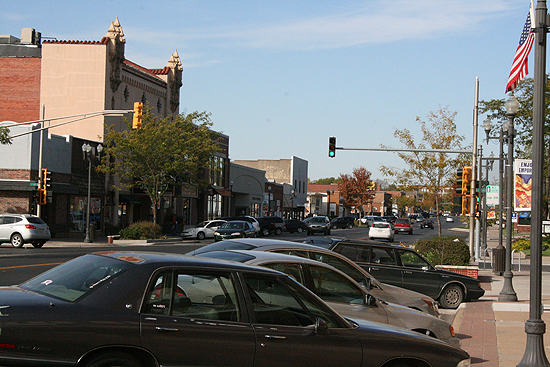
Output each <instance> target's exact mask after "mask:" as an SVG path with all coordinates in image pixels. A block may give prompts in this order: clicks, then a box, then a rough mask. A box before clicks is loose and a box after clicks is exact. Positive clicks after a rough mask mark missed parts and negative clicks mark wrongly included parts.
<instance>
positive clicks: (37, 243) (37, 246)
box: [32, 242, 46, 248]
mask: <svg viewBox="0 0 550 367" xmlns="http://www.w3.org/2000/svg"><path fill="white" fill-rule="evenodd" d="M45 243H46V242H35V243H33V244H32V245H33V246H34V247H35V248H40V247H42V246H44V244H45Z"/></svg>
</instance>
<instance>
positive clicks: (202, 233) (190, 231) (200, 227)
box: [181, 219, 226, 240]
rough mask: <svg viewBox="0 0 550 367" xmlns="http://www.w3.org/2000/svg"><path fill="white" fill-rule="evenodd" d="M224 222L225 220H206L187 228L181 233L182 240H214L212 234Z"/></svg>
mask: <svg viewBox="0 0 550 367" xmlns="http://www.w3.org/2000/svg"><path fill="white" fill-rule="evenodd" d="M225 222H226V221H225V220H220V219H216V220H207V221H204V222H200V223H199V224H197V225H196V226H195V227H192V228H187V229H185V230H184V231H183V232H182V233H181V237H182V238H196V239H197V240H204V239H205V238H214V232H216V230H217V229H218V228H219V227H220V226H221V225H222V224H224V223H225Z"/></svg>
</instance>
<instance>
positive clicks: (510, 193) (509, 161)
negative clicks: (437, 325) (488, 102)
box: [498, 94, 519, 302]
mask: <svg viewBox="0 0 550 367" xmlns="http://www.w3.org/2000/svg"><path fill="white" fill-rule="evenodd" d="M505 106H506V115H507V116H508V121H507V123H505V124H504V129H503V130H504V133H505V134H506V136H507V140H508V156H507V157H506V254H505V264H504V265H505V267H504V286H503V287H502V290H501V291H500V293H499V295H498V300H499V302H515V301H517V300H518V296H517V294H516V292H515V291H514V287H513V286H512V278H513V277H514V274H512V235H513V233H514V232H513V228H512V227H513V224H512V206H513V200H514V134H515V133H514V118H515V117H516V114H517V113H518V109H519V102H518V100H517V99H516V97H514V95H513V94H512V95H511V96H510V98H508V100H507V101H506V103H505Z"/></svg>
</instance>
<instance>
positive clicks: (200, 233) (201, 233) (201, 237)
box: [197, 232, 206, 241]
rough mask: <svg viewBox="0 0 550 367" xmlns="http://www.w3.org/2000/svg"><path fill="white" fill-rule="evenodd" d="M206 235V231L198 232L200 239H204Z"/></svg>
mask: <svg viewBox="0 0 550 367" xmlns="http://www.w3.org/2000/svg"><path fill="white" fill-rule="evenodd" d="M205 237H206V235H205V234H204V232H199V233H197V240H199V241H201V240H204V238H205Z"/></svg>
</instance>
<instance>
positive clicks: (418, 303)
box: [381, 283, 439, 317]
mask: <svg viewBox="0 0 550 367" xmlns="http://www.w3.org/2000/svg"><path fill="white" fill-rule="evenodd" d="M381 288H382V290H383V292H384V294H385V295H386V301H388V302H390V303H395V304H400V305H404V306H407V307H411V308H414V309H418V310H422V311H423V312H426V313H428V314H430V315H432V316H437V317H439V310H438V308H437V302H436V301H435V300H434V299H433V298H432V297H429V296H426V295H424V294H422V293H419V292H415V291H411V290H409V289H405V288H401V287H396V286H394V285H391V284H386V283H382V284H381ZM424 300H428V301H429V302H432V304H433V305H434V308H432V307H430V306H429V305H428V303H427V302H426V301H424Z"/></svg>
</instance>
